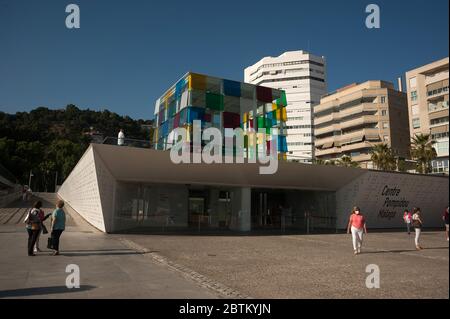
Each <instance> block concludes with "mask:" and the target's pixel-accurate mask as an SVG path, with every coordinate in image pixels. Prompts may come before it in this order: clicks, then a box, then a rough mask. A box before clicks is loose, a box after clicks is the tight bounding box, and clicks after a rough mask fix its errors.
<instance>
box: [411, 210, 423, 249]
mask: <svg viewBox="0 0 450 319" xmlns="http://www.w3.org/2000/svg"><path fill="white" fill-rule="evenodd" d="M412 223H413V226H414V229H415V231H416V238H415V239H414V242H415V244H416V249H417V250H422V249H423V248H422V246H420V243H419V241H420V234H421V233H422V225H423V220H422V215H421V213H420V208H418V207H415V208H414V210H413V216H412Z"/></svg>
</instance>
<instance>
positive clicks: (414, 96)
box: [411, 91, 417, 102]
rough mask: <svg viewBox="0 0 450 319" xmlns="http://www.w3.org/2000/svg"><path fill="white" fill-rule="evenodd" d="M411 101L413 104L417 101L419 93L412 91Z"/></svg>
mask: <svg viewBox="0 0 450 319" xmlns="http://www.w3.org/2000/svg"><path fill="white" fill-rule="evenodd" d="M411 101H412V102H415V101H417V91H412V92H411Z"/></svg>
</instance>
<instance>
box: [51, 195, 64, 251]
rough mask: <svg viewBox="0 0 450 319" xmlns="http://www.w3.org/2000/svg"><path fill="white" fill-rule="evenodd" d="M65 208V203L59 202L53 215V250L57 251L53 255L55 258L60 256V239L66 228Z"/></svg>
mask: <svg viewBox="0 0 450 319" xmlns="http://www.w3.org/2000/svg"><path fill="white" fill-rule="evenodd" d="M63 207H64V201H62V200H59V201H58V202H57V203H56V209H55V210H54V211H53V214H52V234H51V236H52V244H53V245H52V246H53V250H54V251H55V252H54V253H53V256H57V255H59V238H60V237H61V234H62V232H63V231H64V230H65V228H66V214H65V213H64V210H63V209H62V208H63Z"/></svg>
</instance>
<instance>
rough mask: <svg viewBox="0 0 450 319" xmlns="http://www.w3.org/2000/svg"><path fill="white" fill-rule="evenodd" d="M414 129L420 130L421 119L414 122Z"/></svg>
mask: <svg viewBox="0 0 450 319" xmlns="http://www.w3.org/2000/svg"><path fill="white" fill-rule="evenodd" d="M412 127H413V128H414V129H416V128H420V119H413V120H412Z"/></svg>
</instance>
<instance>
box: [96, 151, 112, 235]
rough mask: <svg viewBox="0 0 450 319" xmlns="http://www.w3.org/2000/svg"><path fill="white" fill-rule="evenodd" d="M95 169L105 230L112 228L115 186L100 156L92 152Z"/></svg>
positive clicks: (108, 230) (109, 230)
mask: <svg viewBox="0 0 450 319" xmlns="http://www.w3.org/2000/svg"><path fill="white" fill-rule="evenodd" d="M94 159H95V169H96V174H97V183H98V189H99V194H100V199H101V207H102V212H103V218H104V227H105V229H106V232H111V231H113V230H114V211H115V197H114V193H115V188H116V180H115V178H114V177H113V175H112V174H111V172H110V171H109V169H108V168H107V167H106V165H104V163H103V160H102V159H101V157H100V156H99V155H98V154H97V153H96V152H94Z"/></svg>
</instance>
